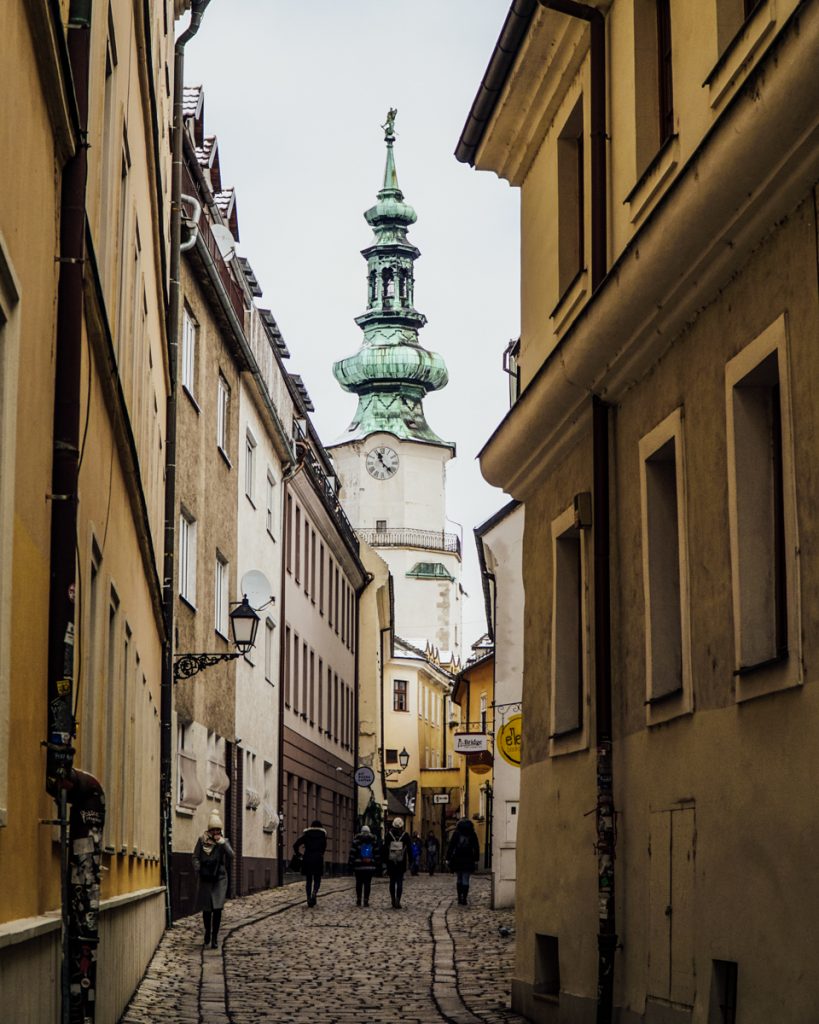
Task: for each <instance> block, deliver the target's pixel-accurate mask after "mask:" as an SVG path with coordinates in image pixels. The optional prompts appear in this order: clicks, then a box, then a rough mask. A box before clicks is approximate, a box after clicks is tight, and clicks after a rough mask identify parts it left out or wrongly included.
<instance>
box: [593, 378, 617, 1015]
mask: <svg viewBox="0 0 819 1024" xmlns="http://www.w3.org/2000/svg"><path fill="white" fill-rule="evenodd" d="M592 453H593V454H592V465H593V468H592V473H593V477H594V481H593V488H594V495H593V513H592V516H593V518H592V536H593V538H594V622H595V630H594V678H595V681H596V686H595V710H596V718H597V807H596V824H597V897H598V908H599V922H598V932H597V951H598V953H597V957H598V959H597V1024H611V1021H612V1015H613V1012H614V951H615V949H616V947H617V925H616V918H615V903H614V854H615V842H616V838H617V835H616V830H615V810H614V785H613V771H612V769H613V765H612V697H611V595H610V585H611V579H610V521H609V406H608V405H607V404H606V403H605V402H603V401H602V400H601V399H600V398H598V397H597V396H596V395H595V396H594V397H593V399H592Z"/></svg>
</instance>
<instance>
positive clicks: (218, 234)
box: [210, 224, 236, 263]
mask: <svg viewBox="0 0 819 1024" xmlns="http://www.w3.org/2000/svg"><path fill="white" fill-rule="evenodd" d="M210 230H211V234H212V235H213V237H214V238H215V239H216V244H217V245H218V246H219V252H220V253H221V254H222V259H223V260H224V261H225V263H230V261H231V260H232V259H233V257H234V256H235V255H236V239H235V238H234V237H233V235H232V233H231V230H230V228H226V227H225V225H224V224H211V226H210Z"/></svg>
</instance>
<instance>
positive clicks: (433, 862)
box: [426, 832, 441, 876]
mask: <svg viewBox="0 0 819 1024" xmlns="http://www.w3.org/2000/svg"><path fill="white" fill-rule="evenodd" d="M426 850H427V871H428V872H429V874H430V876H432V875H434V874H435V869H436V868H437V867H438V857H439V855H440V852H441V844H440V843H439V842H438V837H437V836H436V835H435V833H434V832H430V833H429V835H428V836H427V841H426Z"/></svg>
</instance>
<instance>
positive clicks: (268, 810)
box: [262, 761, 278, 833]
mask: <svg viewBox="0 0 819 1024" xmlns="http://www.w3.org/2000/svg"><path fill="white" fill-rule="evenodd" d="M277 824H278V817H277V815H276V810H275V801H274V796H273V765H272V764H271V763H270V762H269V761H265V762H264V763H263V767H262V832H268V833H269V832H275V831H276V826H277Z"/></svg>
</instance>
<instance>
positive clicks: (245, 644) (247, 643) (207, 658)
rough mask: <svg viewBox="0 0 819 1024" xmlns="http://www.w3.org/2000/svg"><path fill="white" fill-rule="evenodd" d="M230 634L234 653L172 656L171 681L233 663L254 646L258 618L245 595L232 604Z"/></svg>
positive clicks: (188, 677)
mask: <svg viewBox="0 0 819 1024" xmlns="http://www.w3.org/2000/svg"><path fill="white" fill-rule="evenodd" d="M229 618H230V632H231V635H232V637H233V646H234V647H235V648H236V650H235V651H226V652H224V653H219V654H214V653H210V652H205V653H201V654H176V655H174V666H173V679H174V682H177V681H178V680H179V679H190V677H191V676H195V675H197V674H198V673H199V672H201V671H202V670H203V669H206V668H210V667H211V665H218V664H219V663H220V662H222V661H233V660H234V659H235V658H240V657H241V656H242V655H243V654H247V653H248V651H250V650H251V648H253V647H254V646H255V645H256V631H257V630H258V628H259V616H258V615H257V614H256V612H255V611H254V609H253V608H251V606H250V602H249V601H248V599H247V594H245V595H244V596H243V597H242V600H241V601H236V602H234V608H233V611H232V612H231V613H230V615H229Z"/></svg>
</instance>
